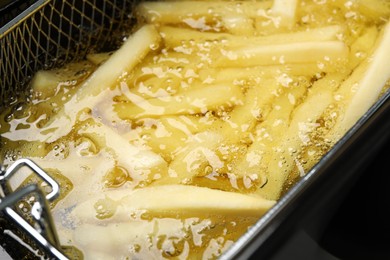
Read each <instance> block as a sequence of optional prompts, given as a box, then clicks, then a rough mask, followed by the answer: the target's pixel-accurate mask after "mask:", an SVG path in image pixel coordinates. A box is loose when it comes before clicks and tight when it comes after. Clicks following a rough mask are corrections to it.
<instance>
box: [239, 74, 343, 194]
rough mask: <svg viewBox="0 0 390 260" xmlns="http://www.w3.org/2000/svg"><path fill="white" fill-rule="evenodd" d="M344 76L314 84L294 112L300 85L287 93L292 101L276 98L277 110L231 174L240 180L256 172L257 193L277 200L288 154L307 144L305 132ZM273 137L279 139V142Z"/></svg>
mask: <svg viewBox="0 0 390 260" xmlns="http://www.w3.org/2000/svg"><path fill="white" fill-rule="evenodd" d="M344 77H345V75H344V74H338V75H335V74H329V75H327V76H325V77H324V78H322V79H320V80H318V81H316V82H315V83H314V85H313V86H312V87H311V88H310V89H309V92H308V97H307V99H306V100H307V101H305V102H304V103H302V104H301V105H299V107H297V108H296V109H295V110H292V109H294V107H295V106H294V105H293V103H291V101H293V100H299V97H300V96H301V95H303V94H304V92H302V91H303V90H304V89H305V88H303V89H302V86H301V88H296V89H295V90H293V91H292V92H290V93H291V94H293V96H294V98H292V97H291V96H290V95H289V94H287V95H285V96H283V97H282V98H281V99H278V100H277V101H276V106H275V108H277V106H279V107H280V110H276V109H274V110H273V111H272V112H271V113H270V115H269V116H268V117H267V119H266V121H264V123H262V124H259V125H258V127H257V128H258V129H257V131H256V133H257V134H256V138H255V141H254V142H253V144H252V145H251V146H250V147H249V149H248V151H247V156H246V157H243V158H242V159H241V162H238V163H237V166H236V169H234V173H235V174H236V175H237V176H239V177H240V176H243V175H245V174H249V175H250V174H253V173H256V172H257V173H256V174H258V175H259V178H260V179H266V184H265V185H264V186H263V187H262V188H260V189H259V191H258V192H259V193H260V194H261V195H262V196H264V197H266V198H272V199H276V198H278V197H279V196H280V192H281V191H282V190H281V189H282V187H283V185H284V184H283V183H284V182H285V178H287V175H288V173H289V172H290V171H291V169H292V168H293V166H294V165H295V164H296V162H295V158H294V157H293V156H292V155H291V154H292V151H295V154H297V151H299V149H300V147H301V145H302V143H303V142H304V141H305V142H306V141H308V134H309V132H310V131H311V130H313V129H314V128H315V127H316V124H315V121H316V119H318V117H319V116H321V115H322V113H323V111H324V110H325V109H326V108H327V107H328V106H329V105H330V104H331V102H332V93H333V91H334V90H335V89H337V87H338V86H339V85H340V82H341V81H342V80H343V78H344ZM287 93H289V92H287ZM286 129H287V130H286ZM282 133H283V134H282ZM275 136H276V137H277V136H283V137H282V139H281V140H280V139H275V138H274V137H275ZM264 176H265V177H264ZM267 186H268V187H267Z"/></svg>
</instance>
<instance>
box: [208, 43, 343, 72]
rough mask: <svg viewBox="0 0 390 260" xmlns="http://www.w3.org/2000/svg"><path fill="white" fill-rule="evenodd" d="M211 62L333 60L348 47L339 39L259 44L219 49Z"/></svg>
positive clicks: (256, 63)
mask: <svg viewBox="0 0 390 260" xmlns="http://www.w3.org/2000/svg"><path fill="white" fill-rule="evenodd" d="M221 53H222V56H219V58H217V60H216V61H215V62H214V63H213V65H214V66H215V67H247V66H260V65H277V64H279V65H280V64H289V63H315V62H320V61H325V60H331V61H335V60H338V59H344V58H347V57H348V47H347V46H346V45H345V44H344V43H343V42H340V41H324V42H301V43H289V44H276V45H262V46H261V45H260V46H250V47H244V48H238V49H234V50H221Z"/></svg>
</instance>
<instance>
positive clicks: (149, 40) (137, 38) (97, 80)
mask: <svg viewBox="0 0 390 260" xmlns="http://www.w3.org/2000/svg"><path fill="white" fill-rule="evenodd" d="M159 41H160V35H159V34H158V32H157V31H156V29H155V28H154V26H152V25H144V26H143V27H141V28H140V29H139V30H138V31H136V32H135V33H134V34H133V35H131V36H130V37H129V38H128V39H127V41H126V42H125V43H124V44H123V45H122V46H121V47H120V48H119V49H118V50H117V51H115V52H114V54H112V55H111V56H110V58H109V59H108V60H107V61H106V62H104V63H103V64H102V65H101V66H100V67H98V69H97V70H96V71H95V72H94V73H92V75H91V76H90V77H89V78H88V79H87V80H86V81H85V82H84V83H83V85H81V86H80V88H79V89H78V90H77V92H76V93H75V95H74V96H73V97H72V99H71V100H69V101H68V102H67V103H66V104H65V105H64V108H63V109H62V110H60V111H59V112H58V114H57V115H56V116H54V117H53V120H54V121H51V122H49V123H48V125H47V126H46V127H45V128H44V130H43V131H46V130H47V128H49V129H55V128H57V130H56V133H55V134H54V135H51V136H50V137H48V140H47V141H48V142H51V141H55V140H56V139H57V138H59V137H61V136H64V135H66V134H68V133H69V131H70V130H71V128H72V126H73V124H74V122H75V119H76V116H77V113H79V111H80V110H82V109H83V108H85V107H89V108H93V107H94V106H95V104H96V103H97V102H98V101H99V98H98V97H96V96H97V95H98V94H101V93H102V92H104V91H106V90H108V89H110V88H112V87H114V86H115V84H116V83H117V82H118V81H119V80H120V78H121V77H124V76H125V75H126V74H128V73H129V72H130V71H131V70H132V69H133V68H134V67H135V66H136V65H137V64H138V63H139V62H140V61H141V60H142V59H143V58H144V57H145V56H146V55H147V54H148V53H149V52H150V51H151V48H154V47H156V46H158V45H159ZM60 118H67V120H69V121H70V122H67V123H65V124H64V121H63V120H59V119H60Z"/></svg>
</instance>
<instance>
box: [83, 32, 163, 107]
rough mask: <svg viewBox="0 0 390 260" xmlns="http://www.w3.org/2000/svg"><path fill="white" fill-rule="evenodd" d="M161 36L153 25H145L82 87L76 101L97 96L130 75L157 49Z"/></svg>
mask: <svg viewBox="0 0 390 260" xmlns="http://www.w3.org/2000/svg"><path fill="white" fill-rule="evenodd" d="M159 41H160V35H159V34H158V32H157V31H156V29H155V28H154V26H152V25H144V26H143V27H142V28H140V29H139V30H138V31H137V32H135V33H134V34H133V35H131V36H130V37H129V38H128V39H127V41H126V42H125V43H124V44H123V45H122V46H121V47H120V48H119V49H118V50H117V51H115V52H114V53H113V54H112V55H111V56H110V58H109V59H108V60H107V61H106V62H105V63H103V64H102V65H101V66H100V67H99V68H98V69H97V70H96V71H95V72H94V73H93V74H92V75H91V76H90V77H89V79H88V80H87V81H86V82H85V83H84V84H83V85H82V86H81V87H80V89H79V90H78V92H77V93H76V100H77V101H80V100H82V99H84V98H86V97H88V96H96V95H97V94H99V93H100V92H102V91H103V90H105V89H107V88H111V87H113V86H114V85H115V83H116V82H117V81H118V80H119V79H120V78H121V77H123V76H125V75H126V74H128V73H129V72H130V71H131V70H132V69H133V68H134V67H135V66H136V65H137V64H138V63H139V62H140V61H142V60H143V58H144V57H145V56H146V55H147V54H148V53H149V52H150V50H151V48H156V47H157V46H158V44H159Z"/></svg>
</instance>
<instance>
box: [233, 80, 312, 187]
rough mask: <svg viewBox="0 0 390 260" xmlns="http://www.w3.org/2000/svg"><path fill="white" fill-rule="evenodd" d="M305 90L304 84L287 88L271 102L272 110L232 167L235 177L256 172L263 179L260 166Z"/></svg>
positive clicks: (288, 122)
mask: <svg viewBox="0 0 390 260" xmlns="http://www.w3.org/2000/svg"><path fill="white" fill-rule="evenodd" d="M306 90H307V89H306V86H298V87H294V89H287V90H286V91H285V92H284V93H283V94H282V96H280V97H279V98H277V99H276V100H275V101H274V102H272V111H271V112H270V113H269V115H268V116H267V117H266V120H265V121H264V122H262V123H260V124H259V125H258V126H257V127H256V129H257V130H256V131H255V132H256V133H257V134H256V137H255V141H254V142H253V143H252V145H251V146H250V147H249V149H248V151H247V153H246V155H245V156H244V158H242V159H241V160H240V161H238V162H237V163H236V164H235V166H234V168H233V171H232V173H233V174H234V175H235V176H236V177H237V178H243V177H244V176H251V175H253V174H256V175H258V177H259V178H260V179H262V180H264V178H262V177H263V176H262V175H263V174H264V172H262V171H263V168H262V167H261V166H262V165H264V166H265V165H266V164H267V163H269V159H267V157H270V154H272V153H273V152H272V149H273V148H274V147H275V146H276V144H278V143H279V141H280V140H279V138H277V137H279V136H283V134H282V133H283V132H285V131H286V129H287V128H288V126H289V124H290V119H291V113H292V111H293V110H294V108H295V107H296V106H297V102H298V101H299V100H300V99H301V98H302V97H303V96H304V95H305V94H306ZM266 167H267V166H265V167H264V168H266ZM264 181H265V180H264Z"/></svg>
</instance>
